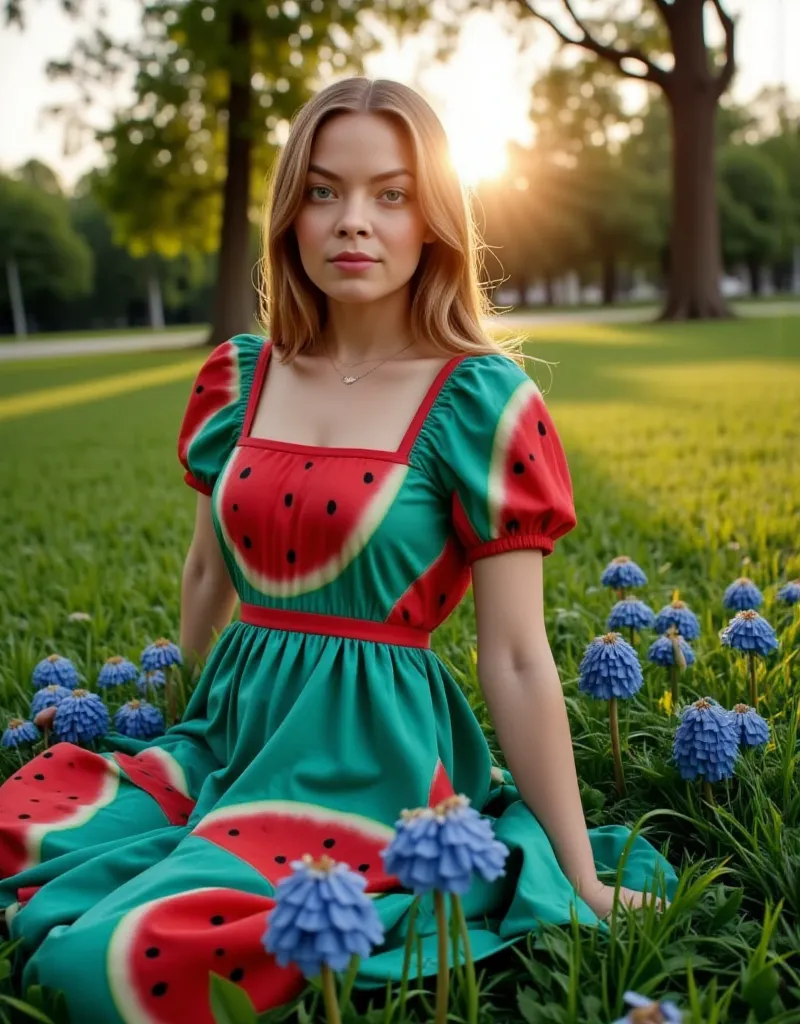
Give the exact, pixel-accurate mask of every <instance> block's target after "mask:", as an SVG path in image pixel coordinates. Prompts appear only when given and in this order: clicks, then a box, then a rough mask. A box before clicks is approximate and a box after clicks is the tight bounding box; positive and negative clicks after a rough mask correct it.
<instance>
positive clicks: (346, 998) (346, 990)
mask: <svg viewBox="0 0 800 1024" xmlns="http://www.w3.org/2000/svg"><path fill="white" fill-rule="evenodd" d="M360 966H361V957H360V956H359V955H358V953H353V955H352V956H351V957H350V963H349V965H348V967H347V974H346V975H345V977H344V983H343V984H342V994H341V996H340V997H339V1006H340V1007H341V1008H342V1009H346V1008H347V1005H348V1003H349V1002H350V993H351V992H352V991H353V985H354V984H355V981H356V975H357V974H358V968H359V967H360Z"/></svg>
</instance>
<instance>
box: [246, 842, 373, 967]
mask: <svg viewBox="0 0 800 1024" xmlns="http://www.w3.org/2000/svg"><path fill="white" fill-rule="evenodd" d="M291 868H292V874H291V875H289V876H288V877H286V878H282V879H281V881H280V882H278V885H277V888H276V890H275V906H274V908H273V909H272V910H271V911H269V913H268V914H267V930H266V932H265V933H264V935H263V937H262V942H263V945H264V948H265V949H266V951H267V952H268V953H272V954H273V955H274V956H275V960H276V961H277V963H278V965H279V966H280V967H286V966H288V964H289V963H294V964H296V965H297V966H298V967H299V968H300V970H301V971H302V972H303V974H304V975H305V977H306V978H313V977H315V976H316V975H318V974H319V973H320V972H321V970H322V968H323V966H327V967H330V968H331V969H332V970H334V971H343V970H344V969H345V968H346V967H347V966H348V964H349V963H350V959H351V957H352V956H354V955H356V956H360V957H362V958H366V957H368V956H369V953H370V949H371V947H372V946H373V945H377V944H378V943H381V942H383V938H384V932H383V925H382V924H381V921H380V918H379V917H378V914H377V912H376V910H375V907H374V906H373V904H372V901H371V900H370V898H369V897H368V896H367V895H365V893H364V888H365V887H366V884H367V882H366V879H365V878H364V877H363V875H358V874H356V872H355V871H351V870H350V868H348V866H347V865H346V864H341V863H336V862H335V861H333V860H331V859H330V858H329V857H326V856H323V857H321V858H320V859H319V860H318V861H315V860H313V859H312V857H311V856H309V855H308V854H307V855H306V856H305V857H303V858H302V860H296V861H292V863H291Z"/></svg>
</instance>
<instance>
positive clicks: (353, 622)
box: [239, 604, 431, 647]
mask: <svg viewBox="0 0 800 1024" xmlns="http://www.w3.org/2000/svg"><path fill="white" fill-rule="evenodd" d="M239 618H240V619H241V621H242V622H246V623H247V624H248V625H250V626H266V627H267V628H268V629H288V630H292V631H294V632H297V633H321V634H322V635H323V636H341V637H346V638H347V639H350V640H374V641H375V642H376V643H379V644H401V645H403V646H404V647H430V645H431V635H430V633H428V632H427V631H426V630H424V629H415V628H414V627H413V626H402V625H399V624H397V625H390V624H389V623H386V622H374V621H373V620H372V619H349V618H346V617H345V616H342V615H319V614H317V613H316V612H298V611H295V610H294V609H292V608H262V607H261V605H258V604H242V605H241V607H240V610H239Z"/></svg>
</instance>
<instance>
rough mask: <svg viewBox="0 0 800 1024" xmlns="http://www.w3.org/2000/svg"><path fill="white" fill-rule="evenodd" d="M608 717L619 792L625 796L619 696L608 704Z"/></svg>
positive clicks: (615, 776)
mask: <svg viewBox="0 0 800 1024" xmlns="http://www.w3.org/2000/svg"><path fill="white" fill-rule="evenodd" d="M608 718H609V723H610V725H611V751H612V753H613V756H614V778H615V779H616V780H617V792H618V793H619V795H620V796H625V776H624V775H623V774H622V756H621V754H620V746H619V720H618V718H617V698H616V697H612V698H611V700H610V701H609V705H608Z"/></svg>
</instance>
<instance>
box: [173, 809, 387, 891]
mask: <svg viewBox="0 0 800 1024" xmlns="http://www.w3.org/2000/svg"><path fill="white" fill-rule="evenodd" d="M191 834H192V835H193V836H200V837H201V838H203V839H207V840H208V841H209V842H210V843H214V844H215V846H220V847H221V848H222V849H223V850H227V851H228V852H229V853H233V854H236V856H237V857H240V858H241V859H242V860H244V861H247V863H248V864H250V865H251V867H254V868H255V869H256V871H258V872H259V873H260V874H261V875H263V876H264V878H266V879H268V881H270V882H272V884H273V885H277V883H278V882H279V881H280V880H281V879H282V878H285V877H287V876H288V875H290V874H291V873H292V869H291V863H292V861H293V860H299V859H300V858H301V857H302V856H303V854H306V853H310V854H311V855H312V856H313V857H320V856H322V854H327V855H328V856H329V857H331V858H332V859H333V860H337V861H344V863H346V864H349V865H350V867H351V868H352V870H353V871H359V872H361V873H362V874H363V875H364V876H365V877H366V879H367V888H366V891H367V892H385V891H386V890H387V889H392V888H395V887H396V886H397V879H396V878H394V876H392V875H388V874H387V873H386V872H385V871H384V868H383V859H382V857H381V855H380V851H381V850H384V849H385V848H386V847H387V846H388V845H389V843H390V842H391V841H392V837H393V836H394V829H393V828H390V827H389V826H388V825H382V824H381V823H380V822H378V821H373V820H372V819H371V818H364V817H362V816H361V815H359V814H348V813H344V812H342V811H334V810H331V809H330V808H328V807H319V806H317V805H316V804H303V803H294V802H291V801H288V800H255V801H253V802H252V803H246V804H236V805H234V806H232V807H221V808H219V810H216V811H211V812H210V813H209V814H207V815H206V816H205V817H204V818H203V820H202V821H201V822H200V823H199V824H198V825H197V826H195V828H194V830H193V831H192V833H191Z"/></svg>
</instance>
